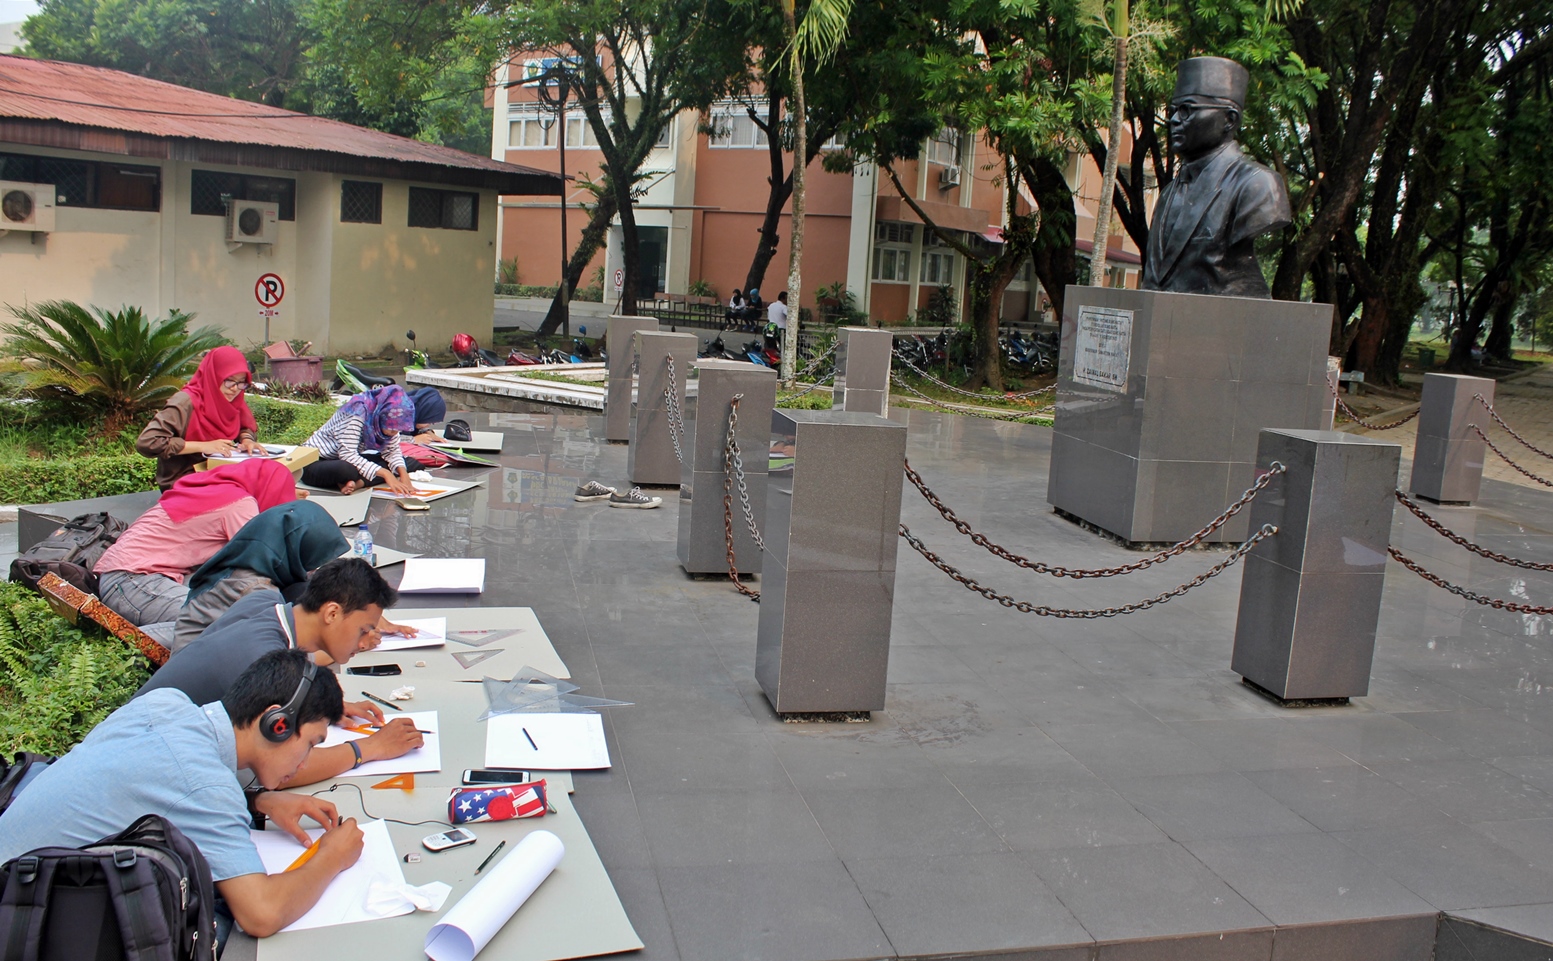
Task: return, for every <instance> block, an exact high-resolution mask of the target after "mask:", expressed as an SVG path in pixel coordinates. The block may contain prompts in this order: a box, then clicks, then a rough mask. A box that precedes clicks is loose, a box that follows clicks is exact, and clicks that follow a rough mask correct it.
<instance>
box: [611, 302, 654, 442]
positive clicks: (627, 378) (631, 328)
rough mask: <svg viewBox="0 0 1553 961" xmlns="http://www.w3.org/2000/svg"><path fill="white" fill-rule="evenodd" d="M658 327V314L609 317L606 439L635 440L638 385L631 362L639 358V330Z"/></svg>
mask: <svg viewBox="0 0 1553 961" xmlns="http://www.w3.org/2000/svg"><path fill="white" fill-rule="evenodd" d="M657 329H658V320H657V318H655V317H621V316H614V317H610V318H609V323H608V324H607V325H606V327H605V330H604V350H605V351H606V352H607V353H608V354H609V364H608V367H607V370H608V373H609V383H608V392H607V393H606V394H605V396H604V439H605V440H611V441H628V440H630V439H631V392H632V391H633V390H634V389H635V386H636V382H635V378H634V377H633V376H632V374H631V361H632V360H633V359H634V358H635V357H636V333H637V331H643V330H646V331H656V330H657Z"/></svg>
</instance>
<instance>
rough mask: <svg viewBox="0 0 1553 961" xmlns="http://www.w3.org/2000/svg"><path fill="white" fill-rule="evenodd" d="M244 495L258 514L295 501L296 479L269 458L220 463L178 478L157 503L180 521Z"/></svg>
mask: <svg viewBox="0 0 1553 961" xmlns="http://www.w3.org/2000/svg"><path fill="white" fill-rule="evenodd" d="M244 497H252V498H253V499H254V500H255V501H257V502H258V503H259V511H260V512H261V513H262V512H264V511H267V510H269V509H270V508H271V507H274V506H276V505H278V504H285V503H287V502H288V501H294V500H296V499H297V485H296V480H295V479H294V478H293V477H292V476H291V471H289V470H287V469H286V468H285V467H284V466H282V465H281V464H279V463H277V462H275V461H272V460H245V461H241V462H239V463H236V464H221V465H219V466H217V467H212V468H211V469H210V470H207V471H196V472H194V473H192V474H185V475H184V476H183V477H180V478H178V480H177V482H176V483H174V484H173V486H172V487H170V488H168V490H167V492H166V493H165V494H163V495H162V499H161V501H159V503H160V504H161V505H162V510H164V511H166V512H167V516H168V517H171V518H172V519H173V520H175V521H177V522H179V523H182V522H184V521H186V520H188V519H189V518H191V517H194V516H196V515H198V514H203V513H205V512H206V511H213V510H218V509H220V508H222V507H225V506H227V505H228V504H232V503H236V502H237V501H239V500H242V499H243V498H244Z"/></svg>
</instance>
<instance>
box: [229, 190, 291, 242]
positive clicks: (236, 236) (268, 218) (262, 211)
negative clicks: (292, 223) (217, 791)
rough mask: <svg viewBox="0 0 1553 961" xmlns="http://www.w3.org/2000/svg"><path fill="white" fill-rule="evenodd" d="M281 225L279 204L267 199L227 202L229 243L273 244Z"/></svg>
mask: <svg viewBox="0 0 1553 961" xmlns="http://www.w3.org/2000/svg"><path fill="white" fill-rule="evenodd" d="M279 225H280V205H279V204H274V203H270V202H269V201H265V200H233V201H231V202H230V203H229V204H227V208H226V239H227V243H231V244H273V243H274V242H275V235H276V233H277V232H278V231H279Z"/></svg>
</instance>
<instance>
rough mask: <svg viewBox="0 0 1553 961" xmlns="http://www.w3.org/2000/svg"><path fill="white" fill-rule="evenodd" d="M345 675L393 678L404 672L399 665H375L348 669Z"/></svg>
mask: <svg viewBox="0 0 1553 961" xmlns="http://www.w3.org/2000/svg"><path fill="white" fill-rule="evenodd" d="M345 673H346V674H357V675H361V676H363V677H393V676H394V675H395V674H403V673H404V671H403V669H401V668H400V667H399V665H398V664H373V665H370V666H368V667H347V668H346V669H345Z"/></svg>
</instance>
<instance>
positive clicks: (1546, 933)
mask: <svg viewBox="0 0 1553 961" xmlns="http://www.w3.org/2000/svg"><path fill="white" fill-rule="evenodd" d="M1451 913H1452V915H1454V916H1455V917H1460V918H1466V919H1467V920H1468V921H1477V922H1480V923H1482V924H1487V925H1490V926H1492V927H1496V928H1502V929H1503V930H1505V931H1511V932H1514V933H1515V934H1521V935H1525V936H1526V937H1528V938H1536V939H1538V940H1539V941H1546V942H1550V943H1553V904H1519V905H1516V906H1514V907H1509V908H1473V909H1472V910H1469V911H1453V912H1451Z"/></svg>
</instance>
